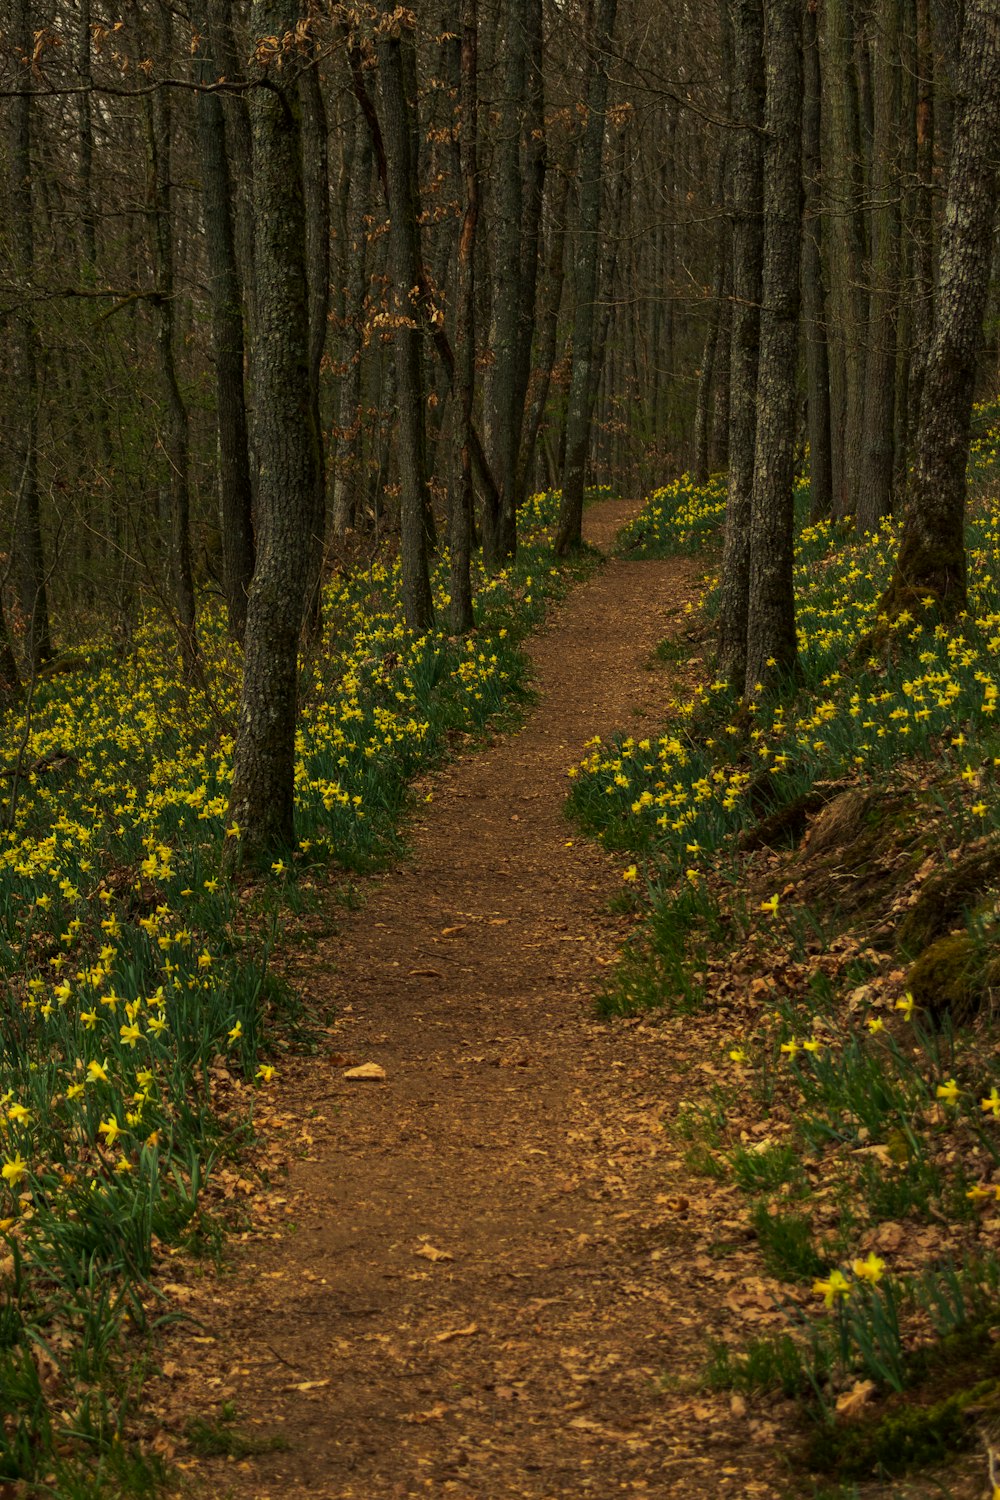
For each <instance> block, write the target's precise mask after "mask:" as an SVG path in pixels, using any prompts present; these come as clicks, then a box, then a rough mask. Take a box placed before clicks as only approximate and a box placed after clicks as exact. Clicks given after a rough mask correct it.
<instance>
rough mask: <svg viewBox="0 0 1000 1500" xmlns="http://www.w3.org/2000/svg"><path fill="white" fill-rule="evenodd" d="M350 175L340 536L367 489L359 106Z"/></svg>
mask: <svg viewBox="0 0 1000 1500" xmlns="http://www.w3.org/2000/svg"><path fill="white" fill-rule="evenodd" d="M351 175H352V178H353V182H352V188H351V195H350V199H349V202H348V210H349V227H348V232H347V239H346V260H347V268H348V275H347V287H346V292H345V299H344V317H343V327H342V330H341V345H340V365H341V375H340V386H339V396H338V414H337V429H336V447H335V451H334V478H333V529H334V532H335V534H336V535H337V536H343V535H344V533H345V532H346V531H347V530H348V528H349V527H351V526H353V525H354V524H355V520H356V517H357V512H358V506H359V503H360V499H361V494H362V472H361V464H362V437H361V374H362V358H363V351H364V343H363V330H364V320H365V292H366V288H367V286H368V233H367V230H366V228H365V223H364V219H365V216H366V214H367V213H368V212H369V210H370V207H371V202H370V197H371V180H372V144H371V135H370V133H369V129H368V125H367V122H366V120H365V117H364V115H363V114H362V112H361V111H360V109H359V110H358V114H357V121H356V125H355V143H354V152H353V172H352V174H351Z"/></svg>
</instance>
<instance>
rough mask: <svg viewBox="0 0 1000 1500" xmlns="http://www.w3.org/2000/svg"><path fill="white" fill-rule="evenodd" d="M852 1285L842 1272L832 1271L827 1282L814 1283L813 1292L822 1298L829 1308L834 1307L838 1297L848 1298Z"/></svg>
mask: <svg viewBox="0 0 1000 1500" xmlns="http://www.w3.org/2000/svg"><path fill="white" fill-rule="evenodd" d="M850 1290H851V1284H850V1282H849V1281H848V1280H847V1278H846V1276H844V1274H843V1272H842V1271H831V1272H830V1275H829V1276H828V1277H827V1279H826V1280H825V1281H814V1282H813V1292H814V1293H815V1295H816V1296H817V1297H822V1298H823V1301H824V1302H825V1303H826V1306H827V1307H832V1306H833V1304H834V1303H835V1302H836V1300H837V1298H838V1297H846V1296H847V1295H848V1293H849V1292H850Z"/></svg>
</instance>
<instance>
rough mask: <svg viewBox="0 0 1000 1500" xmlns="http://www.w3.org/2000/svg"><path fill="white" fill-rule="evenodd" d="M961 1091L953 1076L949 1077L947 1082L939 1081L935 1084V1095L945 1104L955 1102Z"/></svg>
mask: <svg viewBox="0 0 1000 1500" xmlns="http://www.w3.org/2000/svg"><path fill="white" fill-rule="evenodd" d="M961 1092H962V1090H961V1089H960V1088H959V1086H958V1084H957V1083H956V1082H955V1080H954V1078H949V1079H948V1081H947V1083H939V1084H938V1086H937V1097H938V1098H939V1099H941V1100H943V1101H944V1103H945V1104H957V1103H958V1098H959V1095H960V1094H961Z"/></svg>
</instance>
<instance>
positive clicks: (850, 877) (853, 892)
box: [796, 787, 934, 924]
mask: <svg viewBox="0 0 1000 1500" xmlns="http://www.w3.org/2000/svg"><path fill="white" fill-rule="evenodd" d="M924 804H925V799H924V798H922V797H921V796H920V795H919V794H916V793H912V792H911V793H909V794H907V795H905V796H904V795H901V794H899V793H896V792H888V791H884V790H882V789H867V790H862V789H861V788H858V787H851V788H849V789H848V790H846V791H843V792H841V793H840V794H839V795H838V796H836V797H834V798H833V800H832V801H831V802H829V803H828V804H827V805H826V806H825V807H823V808H822V810H821V811H820V812H819V813H818V815H817V816H816V817H815V818H814V819H813V820H812V822H811V824H810V826H809V830H808V835H807V837H806V839H805V840H804V842H803V844H802V848H801V850H800V852H799V855H798V859H797V864H798V866H799V870H798V872H796V873H797V885H798V891H799V898H800V899H801V900H802V901H803V903H804V904H807V905H812V906H814V907H815V908H816V909H817V910H825V911H829V912H832V913H834V914H835V915H836V916H837V917H839V918H841V919H842V920H845V921H850V922H852V923H853V922H855V921H858V920H861V921H864V922H869V921H870V922H872V923H873V924H879V923H886V922H888V921H890V920H891V919H892V912H893V907H894V904H895V903H896V901H897V900H898V898H899V896H900V893H901V892H902V891H903V890H904V889H905V888H906V887H907V885H908V884H909V883H910V881H911V880H912V879H913V876H914V875H915V874H916V871H917V870H918V869H919V867H920V865H921V864H922V863H923V862H924V860H925V859H926V857H927V854H928V852H929V849H930V847H931V845H932V843H933V839H934V825H933V822H932V820H931V818H930V817H929V816H928V811H929V809H928V808H927V807H926V806H925V805H924Z"/></svg>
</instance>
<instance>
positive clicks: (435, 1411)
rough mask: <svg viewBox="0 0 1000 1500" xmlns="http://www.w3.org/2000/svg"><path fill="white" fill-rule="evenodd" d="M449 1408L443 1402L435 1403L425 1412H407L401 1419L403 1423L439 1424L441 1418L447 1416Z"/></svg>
mask: <svg viewBox="0 0 1000 1500" xmlns="http://www.w3.org/2000/svg"><path fill="white" fill-rule="evenodd" d="M448 1411H449V1408H448V1407H447V1406H445V1404H444V1402H443V1401H437V1402H435V1404H434V1405H433V1406H432V1407H429V1408H428V1410H427V1411H411V1412H407V1414H406V1416H405V1417H404V1418H403V1421H404V1422H440V1420H441V1418H442V1417H444V1416H447V1414H448Z"/></svg>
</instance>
